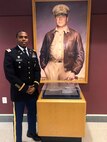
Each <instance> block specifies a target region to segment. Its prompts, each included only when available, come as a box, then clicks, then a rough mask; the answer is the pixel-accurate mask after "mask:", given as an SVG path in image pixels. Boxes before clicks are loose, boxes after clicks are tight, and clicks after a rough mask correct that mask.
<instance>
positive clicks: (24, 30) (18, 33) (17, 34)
mask: <svg viewBox="0 0 107 142" xmlns="http://www.w3.org/2000/svg"><path fill="white" fill-rule="evenodd" d="M21 32H25V33H27V32H26V31H25V30H20V31H18V32H17V33H16V38H17V37H18V34H19V33H21ZM27 34H28V33H27Z"/></svg>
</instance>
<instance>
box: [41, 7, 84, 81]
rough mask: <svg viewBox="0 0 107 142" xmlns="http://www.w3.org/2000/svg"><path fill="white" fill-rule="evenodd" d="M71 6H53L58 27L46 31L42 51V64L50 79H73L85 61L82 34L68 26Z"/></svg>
mask: <svg viewBox="0 0 107 142" xmlns="http://www.w3.org/2000/svg"><path fill="white" fill-rule="evenodd" d="M69 11H70V9H69V7H68V6H67V5H65V4H58V5H56V6H54V7H53V9H52V13H53V15H54V17H55V21H56V28H55V29H53V30H51V31H49V32H48V33H46V35H45V37H44V40H43V44H42V48H41V51H40V65H41V68H42V69H43V70H44V72H45V74H46V77H47V79H49V80H73V79H75V78H76V75H77V74H79V72H80V70H81V68H82V67H83V63H84V49H83V44H82V39H81V36H80V34H79V33H78V32H77V31H75V30H74V29H71V28H70V27H68V14H69Z"/></svg>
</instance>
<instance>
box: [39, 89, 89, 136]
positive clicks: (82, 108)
mask: <svg viewBox="0 0 107 142" xmlns="http://www.w3.org/2000/svg"><path fill="white" fill-rule="evenodd" d="M80 96H81V99H42V92H41V94H40V96H39V99H38V101H37V121H38V135H39V136H46V137H76V138H80V137H83V136H84V135H85V123H86V101H85V99H84V96H83V94H82V92H80Z"/></svg>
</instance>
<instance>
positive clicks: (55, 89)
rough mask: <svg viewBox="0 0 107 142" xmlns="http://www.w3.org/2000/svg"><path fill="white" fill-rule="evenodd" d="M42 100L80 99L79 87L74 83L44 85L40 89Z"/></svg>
mask: <svg viewBox="0 0 107 142" xmlns="http://www.w3.org/2000/svg"><path fill="white" fill-rule="evenodd" d="M42 92H43V95H42V98H43V99H80V98H81V97H80V87H79V85H78V84H76V83H46V84H45V85H44V86H43V88H42Z"/></svg>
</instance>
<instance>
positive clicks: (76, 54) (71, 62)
mask: <svg viewBox="0 0 107 142" xmlns="http://www.w3.org/2000/svg"><path fill="white" fill-rule="evenodd" d="M54 34H55V29H53V30H51V31H50V32H48V33H47V34H46V35H45V37H44V40H43V44H42V48H41V51H40V64H41V68H42V69H44V68H45V67H46V65H47V63H48V62H49V60H50V46H51V43H52V41H53V38H54ZM83 63H84V49H83V44H82V39H81V36H80V34H79V33H78V32H77V31H75V30H73V29H71V28H69V32H67V33H64V68H65V70H66V71H72V72H74V73H75V74H78V73H79V72H80V70H81V68H82V67H83Z"/></svg>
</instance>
